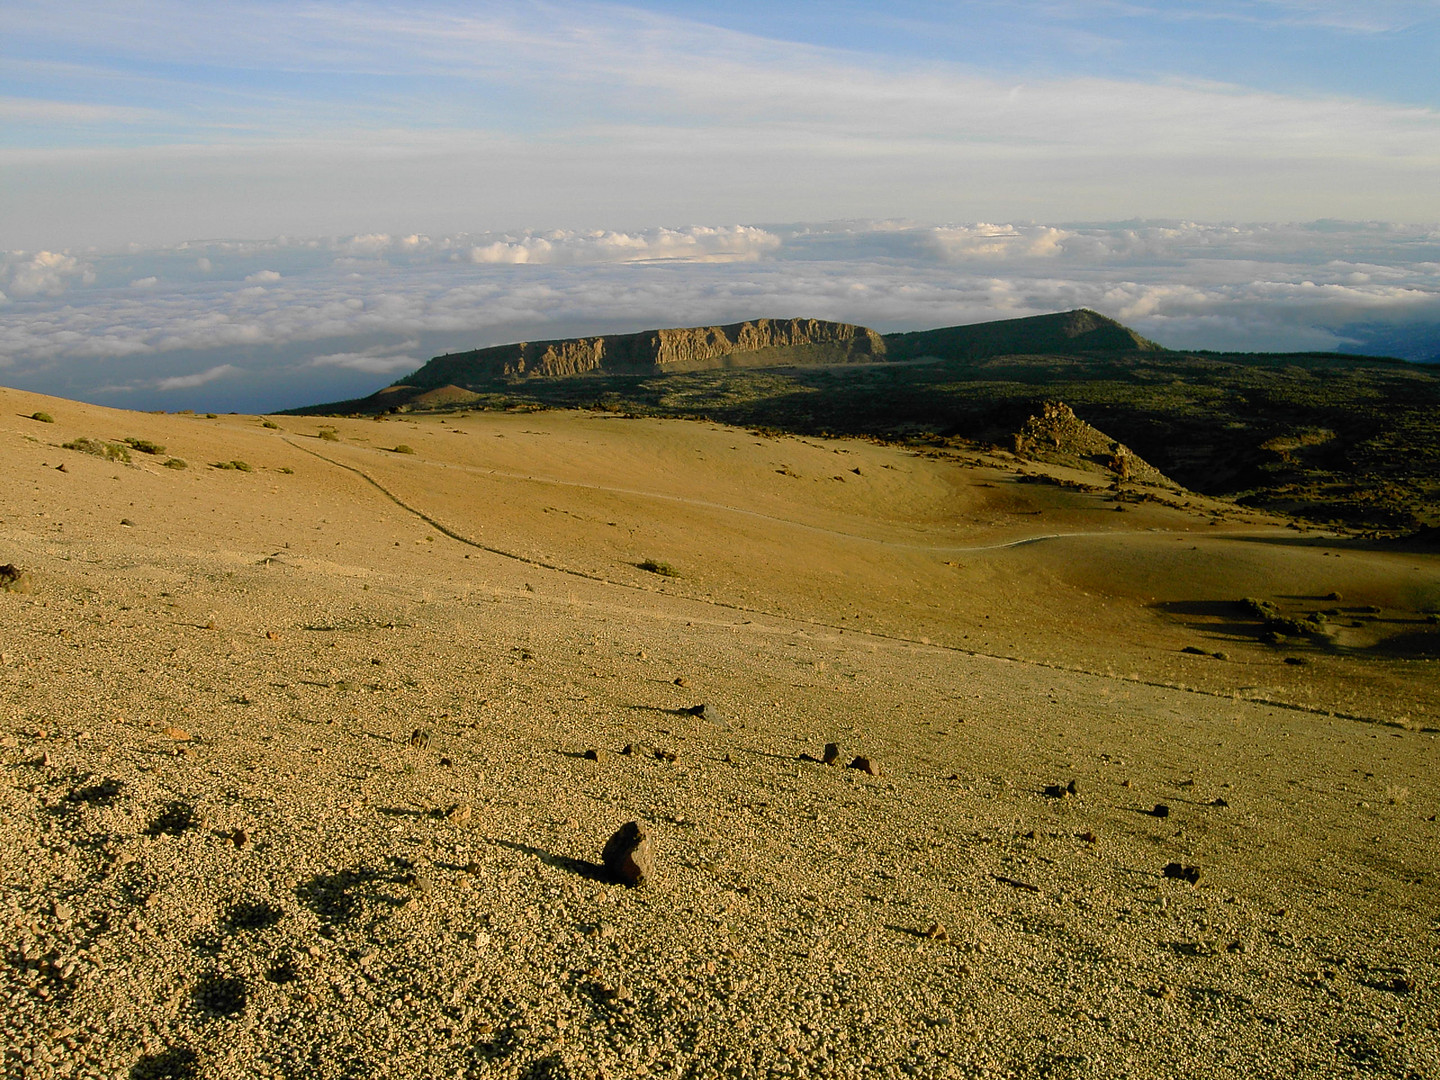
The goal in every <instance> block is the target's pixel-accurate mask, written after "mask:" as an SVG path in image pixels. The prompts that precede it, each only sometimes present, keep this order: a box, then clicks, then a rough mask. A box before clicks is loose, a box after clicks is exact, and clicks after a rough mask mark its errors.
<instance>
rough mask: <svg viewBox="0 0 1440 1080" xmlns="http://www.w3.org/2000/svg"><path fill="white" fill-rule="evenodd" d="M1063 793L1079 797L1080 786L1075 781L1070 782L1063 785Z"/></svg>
mask: <svg viewBox="0 0 1440 1080" xmlns="http://www.w3.org/2000/svg"><path fill="white" fill-rule="evenodd" d="M1065 791H1066V792H1067V793H1068V794H1070V795H1079V794H1080V785H1079V784H1078V783H1077V782H1076V781H1074V780H1071V781H1070V782H1069V783H1068V784H1066V785H1065Z"/></svg>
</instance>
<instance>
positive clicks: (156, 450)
mask: <svg viewBox="0 0 1440 1080" xmlns="http://www.w3.org/2000/svg"><path fill="white" fill-rule="evenodd" d="M125 445H126V446H128V447H130V449H132V450H139V451H140V453H142V454H163V453H164V452H165V447H163V446H161V445H160V444H159V443H156V442H151V441H150V440H149V439H126V440H125Z"/></svg>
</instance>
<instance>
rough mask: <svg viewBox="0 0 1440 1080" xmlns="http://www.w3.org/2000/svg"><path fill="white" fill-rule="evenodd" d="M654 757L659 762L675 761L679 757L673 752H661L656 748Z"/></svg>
mask: <svg viewBox="0 0 1440 1080" xmlns="http://www.w3.org/2000/svg"><path fill="white" fill-rule="evenodd" d="M655 756H656V757H657V758H659V759H660V760H661V761H675V760H676V759H677V758H679V757H680V755H679V754H677V753H676V752H675V751H674V750H661V749H660V748H659V747H658V746H657V747H656V748H655Z"/></svg>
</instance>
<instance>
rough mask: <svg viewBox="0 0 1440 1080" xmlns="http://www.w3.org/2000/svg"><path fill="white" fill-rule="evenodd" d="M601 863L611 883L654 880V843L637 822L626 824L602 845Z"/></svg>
mask: <svg viewBox="0 0 1440 1080" xmlns="http://www.w3.org/2000/svg"><path fill="white" fill-rule="evenodd" d="M600 861H601V862H602V863H604V865H605V872H606V873H607V874H608V875H609V876H610V877H611V878H613V879H614V880H616V881H619V882H623V883H624V884H626V885H630V886H636V885H644V884H646V883H647V882H649V881H652V880H654V877H655V841H654V839H653V838H652V837H651V835H650V833H649V832H648V831H647V830H646V829H645V827H644V826H643V825H641V824H640V823H639V822H638V821H627V822H626V823H625V824H624V825H621V826H620V828H619V830H618V831H617V832H616V833H615V835H614V836H612V837H610V839H609V840H607V841H606V842H605V851H604V853H603V854H602V855H601V856H600Z"/></svg>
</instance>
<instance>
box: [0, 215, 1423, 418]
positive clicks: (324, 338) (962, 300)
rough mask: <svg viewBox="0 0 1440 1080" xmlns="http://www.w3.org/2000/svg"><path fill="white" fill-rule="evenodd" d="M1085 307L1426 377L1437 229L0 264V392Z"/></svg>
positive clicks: (107, 397)
mask: <svg viewBox="0 0 1440 1080" xmlns="http://www.w3.org/2000/svg"><path fill="white" fill-rule="evenodd" d="M1076 307H1090V308H1094V309H1095V310H1097V311H1101V312H1103V313H1105V314H1106V315H1110V316H1112V317H1114V318H1117V319H1119V320H1121V321H1122V322H1124V323H1126V324H1127V325H1129V326H1132V327H1133V328H1135V329H1136V330H1138V331H1139V332H1141V333H1142V334H1144V335H1146V336H1147V337H1151V338H1154V339H1156V340H1158V341H1160V342H1162V343H1163V344H1165V345H1168V346H1170V347H1172V348H1193V349H1225V350H1244V351H1296V350H1326V351H1341V352H1352V353H1381V354H1385V355H1392V356H1403V357H1405V358H1407V359H1411V360H1421V361H1430V362H1435V361H1440V227H1436V226H1413V225H1395V224H1386V223H1374V222H1368V223H1353V222H1323V221H1322V222H1309V223H1301V224H1250V225H1217V224H1198V223H1193V222H1154V221H1144V222H1121V223H1105V224H1082V225H1033V224H1027V225H1006V224H983V223H982V224H964V225H930V224H917V223H913V222H874V221H865V222H840V223H836V222H827V223H820V224H787V225H755V226H726V227H700V226H692V227H683V228H654V229H645V230H636V231H626V232H616V231H604V230H596V231H551V232H542V231H520V232H514V233H504V234H501V233H486V234H476V235H463V234H462V235H452V236H422V235H409V236H396V235H388V234H373V235H355V236H346V237H329V238H294V237H278V238H275V239H272V240H265V241H231V240H211V241H195V242H191V243H185V244H180V245H176V246H173V247H166V248H158V249H156V248H138V247H136V248H130V249H125V250H105V251H78V250H69V251H10V252H5V253H0V384H4V385H9V386H15V387H20V388H24V389H29V390H35V391H39V392H42V393H48V394H56V395H60V396H63V397H70V398H76V399H79V400H83V401H89V402H95V403H98V404H105V405H114V406H117V407H121V408H135V409H179V408H194V409H204V410H210V411H231V410H234V411H241V412H263V411H268V410H275V409H281V408H286V407H290V406H298V405H304V404H312V403H316V402H320V401H332V400H337V399H342V398H347V397H353V396H359V395H364V394H368V393H370V392H371V391H373V390H375V389H377V388H379V387H380V386H383V385H385V384H387V383H389V382H392V381H394V380H396V379H397V378H399V377H401V376H403V375H404V374H406V373H407V372H409V371H413V370H414V369H415V368H417V367H419V366H420V365H421V364H423V363H424V362H425V361H426V360H427V359H428V358H429V357H431V356H434V355H437V354H439V353H441V352H447V351H458V350H463V349H471V348H476V347H480V346H484V345H493V344H500V343H503V342H507V341H519V340H541V339H546V338H559V337H569V336H575V335H580V334H594V333H614V332H623V331H633V330H642V329H648V328H652V327H657V326H682V325H695V324H707V323H719V322H733V321H738V320H741V319H746V318H755V317H760V316H782V317H788V316H809V317H814V318H823V319H835V320H842V321H846V322H858V323H863V324H866V325H868V326H872V327H874V328H876V329H877V330H881V331H886V332H888V331H893V330H908V329H924V328H928V327H934V326H946V325H953V324H957V323H967V322H980V321H984V320H988V319H1003V318H1014V317H1018V316H1023V315H1035V314H1042V313H1044V312H1050V311H1060V310H1066V309H1069V308H1076Z"/></svg>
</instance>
